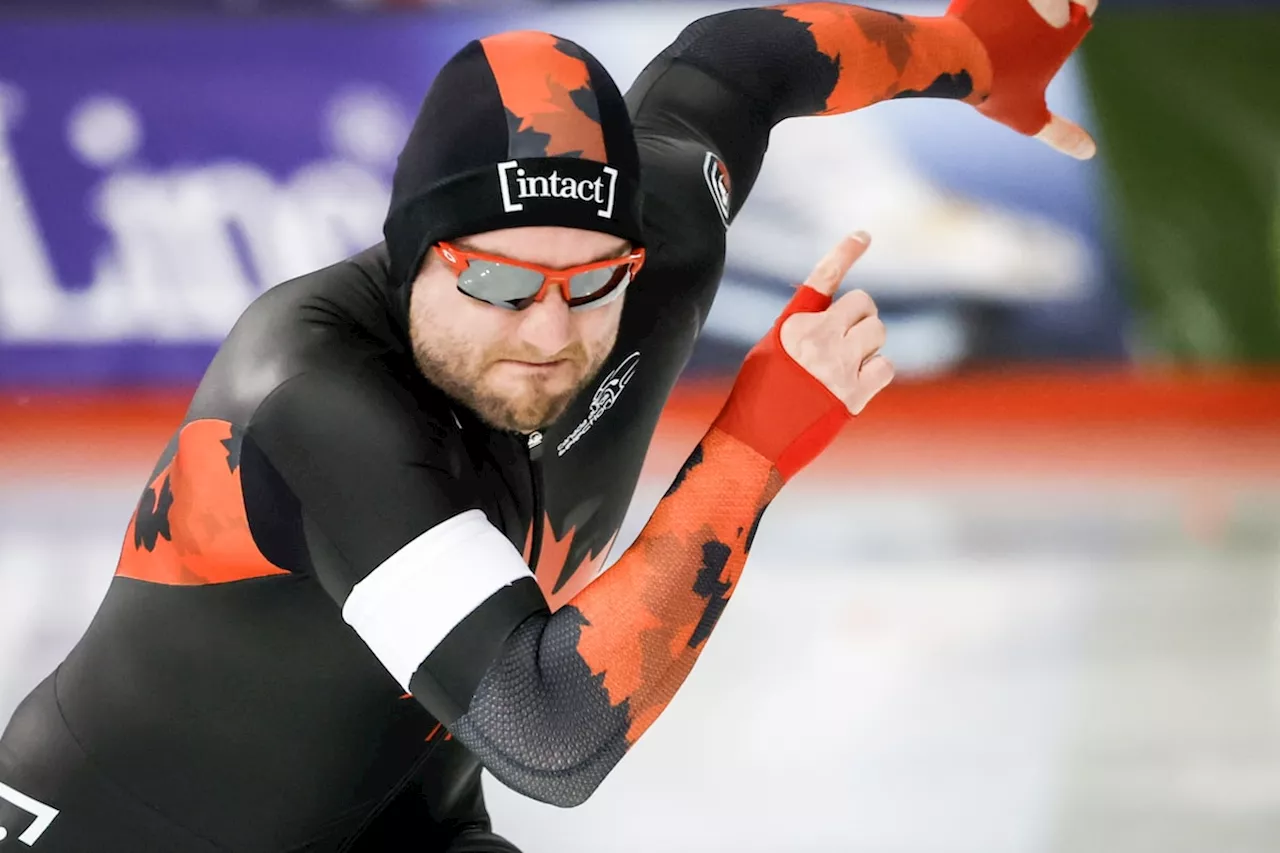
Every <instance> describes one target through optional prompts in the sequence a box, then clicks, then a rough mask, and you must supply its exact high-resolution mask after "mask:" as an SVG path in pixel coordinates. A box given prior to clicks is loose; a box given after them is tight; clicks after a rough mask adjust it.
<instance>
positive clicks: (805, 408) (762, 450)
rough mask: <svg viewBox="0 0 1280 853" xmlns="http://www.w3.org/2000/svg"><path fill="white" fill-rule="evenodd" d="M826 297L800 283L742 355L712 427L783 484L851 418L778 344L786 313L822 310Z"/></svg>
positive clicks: (846, 410) (828, 301)
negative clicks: (746, 449) (775, 471)
mask: <svg viewBox="0 0 1280 853" xmlns="http://www.w3.org/2000/svg"><path fill="white" fill-rule="evenodd" d="M830 304H831V297H829V296H823V295H822V294H821V293H819V292H818V291H816V290H814V289H813V288H811V287H805V286H801V287H800V289H799V290H797V291H796V295H795V296H793V297H792V298H791V301H790V302H789V303H788V304H787V307H786V308H785V309H784V310H783V312H782V316H780V317H779V318H778V321H777V322H776V323H774V324H773V328H772V329H770V330H769V334H767V335H765V337H764V338H763V339H762V340H761V341H760V343H758V344H756V345H755V346H754V347H753V348H752V349H751V352H749V353H748V354H747V358H746V361H744V362H743V363H742V370H741V371H739V373H738V378H737V381H735V382H734V383H733V390H732V391H730V392H729V399H728V400H727V401H726V402H725V404H724V408H723V409H721V410H720V414H719V416H717V417H716V420H715V424H714V426H716V427H718V428H719V429H720V430H722V431H723V432H725V433H728V434H729V435H731V436H733V437H734V438H736V439H738V440H739V441H741V442H742V443H743V444H746V445H748V446H749V447H751V448H752V449H754V450H755V451H756V452H757V453H759V454H760V455H761V456H763V457H764V458H765V459H768V460H769V461H770V462H772V463H773V466H774V467H775V468H777V469H778V473H779V474H781V475H782V479H783V482H786V481H787V480H790V479H791V478H792V477H793V476H794V475H795V474H797V473H799V472H800V470H801V469H802V468H804V467H805V466H806V465H808V464H809V463H810V462H812V461H813V460H814V459H816V458H817V456H818V454H820V453H821V452H822V451H823V450H825V449H826V448H827V447H828V446H829V445H830V444H831V442H832V441H833V440H834V439H835V437H836V435H838V434H839V432H840V430H841V429H842V428H843V427H844V425H845V424H847V423H848V422H849V421H850V420H852V419H853V416H852V415H850V414H849V409H848V408H847V407H846V406H845V404H844V403H843V402H842V401H841V400H840V398H839V397H837V396H835V395H834V394H832V393H831V392H830V391H829V390H827V386H825V385H823V384H822V383H821V382H819V381H818V380H817V379H814V378H813V376H811V375H810V374H809V372H808V371H807V370H805V369H804V368H803V367H801V366H800V365H799V364H797V363H796V362H795V360H794V359H792V358H791V356H789V355H787V352H786V350H784V349H783V348H782V337H781V332H782V323H783V321H784V320H786V319H787V318H788V317H790V316H791V315H792V314H797V313H801V312H816V311H824V310H826V308H827V307H828V306H829V305H830Z"/></svg>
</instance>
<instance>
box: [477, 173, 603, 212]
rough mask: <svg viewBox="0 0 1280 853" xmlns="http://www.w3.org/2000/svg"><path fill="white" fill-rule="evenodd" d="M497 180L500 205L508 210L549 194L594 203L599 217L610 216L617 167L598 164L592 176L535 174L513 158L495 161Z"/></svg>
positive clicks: (522, 206)
mask: <svg viewBox="0 0 1280 853" xmlns="http://www.w3.org/2000/svg"><path fill="white" fill-rule="evenodd" d="M498 183H499V185H500V186H501V187H502V209H503V210H504V211H505V212H507V213H518V212H519V211H521V210H524V203H525V202H526V201H533V200H542V199H549V198H558V199H567V200H569V201H581V202H586V203H588V204H593V205H595V206H596V215H597V216H599V217H601V218H602V219H609V218H611V217H612V216H613V201H614V196H615V194H616V192H617V189H618V170H617V169H615V168H613V167H612V166H601V167H600V175H599V177H597V178H595V180H590V179H586V178H574V177H570V176H568V175H561V174H560V173H559V172H558V171H555V170H553V171H552V172H551V173H550V174H544V175H534V174H530V173H529V170H528V169H526V168H525V167H524V166H521V165H520V163H519V162H518V161H516V160H509V161H507V162H506V163H499V164H498Z"/></svg>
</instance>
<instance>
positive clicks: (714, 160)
mask: <svg viewBox="0 0 1280 853" xmlns="http://www.w3.org/2000/svg"><path fill="white" fill-rule="evenodd" d="M702 177H703V178H705V179H706V181H707V189H708V190H710V191H711V199H712V200H713V201H714V202H715V203H716V210H718V211H720V219H721V221H722V222H724V225H725V227H726V228H728V227H729V211H730V209H731V207H730V196H729V170H728V169H727V168H725V165H724V161H722V160H721V159H720V158H719V157H717V156H716V155H714V154H712V153H711V152H710V151H708V152H707V156H706V157H705V158H704V159H703V161H702Z"/></svg>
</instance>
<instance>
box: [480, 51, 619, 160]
mask: <svg viewBox="0 0 1280 853" xmlns="http://www.w3.org/2000/svg"><path fill="white" fill-rule="evenodd" d="M480 44H481V46H482V47H483V48H484V52H485V57H486V58H487V59H488V60H489V67H490V68H491V69H492V70H493V76H494V79H495V80H496V81H497V83H498V93H499V95H501V97H502V104H503V106H504V107H506V108H507V110H508V111H509V112H510V113H511V114H512V115H514V116H515V117H516V118H517V119H519V121H520V123H519V125H518V127H517V128H515V132H516V133H522V134H523V133H529V132H532V133H534V134H540V135H545V136H546V137H547V139H546V142H545V150H542V151H523V150H522V151H513V152H512V156H513V157H515V156H519V157H532V156H541V157H563V156H578V157H582V158H584V159H587V160H596V161H599V162H601V163H604V162H607V157H606V152H605V146H604V135H603V133H601V130H600V122H599V120H598V119H597V118H595V117H593V116H591V115H588V114H587V113H586V112H584V111H583V108H582V106H581V105H580V103H579V102H578V101H575V100H574V93H579V97H580V98H582V99H583V100H586V101H588V102H594V98H595V95H594V93H592V91H591V76H590V73H589V72H588V70H587V65H586V63H585V62H583V61H582V60H581V59H579V58H577V57H574V56H570V55H568V54H566V53H563V52H562V51H561V49H560V47H559V42H558V40H557V39H556V38H555V37H554V36H550V35H548V34H546V33H538V32H526V31H521V32H511V33H502V34H501V35H496V36H490V37H489V38H485V39H481V41H480Z"/></svg>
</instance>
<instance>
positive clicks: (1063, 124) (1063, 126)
mask: <svg viewBox="0 0 1280 853" xmlns="http://www.w3.org/2000/svg"><path fill="white" fill-rule="evenodd" d="M1036 139H1039V140H1040V141H1041V142H1043V143H1044V144H1045V145H1048V146H1049V147H1050V148H1052V149H1053V150H1055V151H1058V152H1061V153H1063V154H1066V155H1067V156H1068V157H1074V158H1076V159H1077V160H1088V159H1090V158H1091V157H1093V155H1094V154H1097V153H1098V145H1097V143H1095V142H1094V141H1093V137H1092V136H1090V135H1089V132H1088V131H1087V130H1085V129H1084V128H1083V127H1081V126H1080V125H1078V124H1076V123H1075V122H1074V121H1072V120H1071V119H1069V118H1063V117H1062V116H1060V115H1051V116H1049V123H1048V124H1046V125H1045V126H1044V127H1043V128H1041V130H1040V132H1039V133H1037V134H1036Z"/></svg>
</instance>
